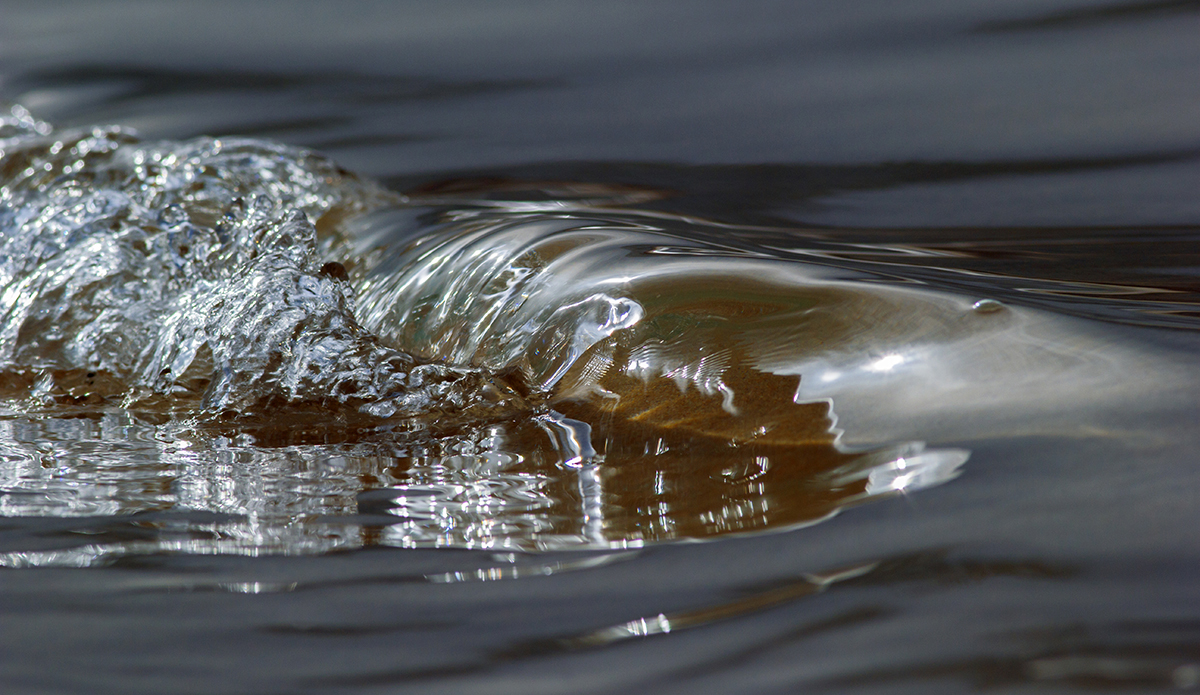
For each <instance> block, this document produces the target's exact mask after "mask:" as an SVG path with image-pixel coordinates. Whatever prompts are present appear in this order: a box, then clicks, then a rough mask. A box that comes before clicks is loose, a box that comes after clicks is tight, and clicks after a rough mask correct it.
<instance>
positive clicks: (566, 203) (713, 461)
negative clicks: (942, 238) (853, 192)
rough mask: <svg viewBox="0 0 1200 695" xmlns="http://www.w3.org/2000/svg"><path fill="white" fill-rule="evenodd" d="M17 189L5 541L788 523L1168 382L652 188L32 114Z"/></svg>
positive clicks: (12, 561)
mask: <svg viewBox="0 0 1200 695" xmlns="http://www.w3.org/2000/svg"><path fill="white" fill-rule="evenodd" d="M0 184H2V187H0V296H2V297H3V306H2V307H0V380H2V381H0V388H2V389H3V393H2V395H3V397H4V401H3V405H2V408H3V410H2V411H0V413H2V415H3V419H2V420H0V486H2V491H3V494H2V495H0V513H2V514H3V515H4V516H6V517H10V519H9V520H8V522H6V523H7V524H9V525H10V526H12V527H14V528H18V529H21V528H24V529H25V531H26V533H24V534H23V535H22V536H21V538H22V544H21V547H16V548H13V547H7V548H5V549H4V550H3V552H2V553H0V564H7V565H55V564H57V565H90V564H95V563H98V562H104V561H108V560H111V559H113V558H115V557H119V556H122V555H128V554H138V553H147V552H162V551H178V552H188V553H252V554H258V553H267V552H269V553H306V552H319V551H325V550H330V549H337V548H352V547H361V546H369V545H393V546H402V547H443V546H445V547H459V548H501V549H516V550H545V549H555V550H558V549H573V548H614V547H616V548H619V547H637V546H640V545H642V544H645V543H647V542H655V541H669V540H697V539H706V538H713V537H717V536H721V535H725V534H733V533H749V532H762V531H771V530H781V529H788V528H795V527H797V526H800V525H805V524H810V523H815V522H818V521H820V520H822V519H826V518H828V517H830V516H831V515H833V514H835V513H836V512H837V511H838V510H839V509H842V508H844V507H846V506H847V505H851V504H857V503H860V502H863V501H865V500H869V499H872V498H877V497H880V496H887V495H893V494H896V493H899V492H909V491H913V490H917V489H920V488H922V487H927V486H929V485H934V484H938V483H942V482H945V481H947V480H950V479H952V478H954V477H955V476H957V475H958V474H959V473H960V471H961V468H962V466H963V464H964V463H965V462H966V461H967V459H968V456H969V452H968V450H967V449H965V448H927V447H926V446H925V445H924V444H923V443H922V440H925V439H930V438H942V439H943V440H944V439H947V438H955V439H957V440H959V441H966V440H969V439H970V438H971V437H975V436H987V435H994V434H996V433H997V432H1005V433H1011V432H1014V431H1016V430H1014V429H1013V427H1014V426H1013V423H1014V422H1021V423H1027V422H1029V421H1030V416H1031V414H1032V415H1033V416H1035V417H1034V421H1036V422H1037V426H1038V427H1046V428H1054V427H1067V426H1066V425H1062V424H1061V423H1056V420H1055V419H1054V416H1053V414H1054V413H1055V412H1059V411H1061V409H1062V407H1063V404H1065V403H1068V402H1077V400H1078V397H1079V394H1081V393H1085V392H1086V393H1087V394H1088V398H1089V399H1090V403H1091V404H1092V405H1095V406H1096V407H1099V408H1101V409H1103V408H1104V407H1107V406H1106V404H1110V405H1111V404H1116V403H1120V402H1128V400H1129V399H1131V398H1133V399H1136V398H1138V397H1139V395H1144V394H1147V393H1151V392H1156V393H1160V394H1161V392H1162V388H1163V385H1164V384H1167V383H1174V384H1175V385H1176V386H1175V388H1176V389H1178V388H1179V386H1178V384H1179V383H1180V381H1179V375H1180V373H1181V372H1180V371H1179V370H1177V369H1176V370H1173V369H1171V368H1169V367H1167V366H1163V365H1165V364H1166V363H1165V362H1163V361H1161V360H1159V361H1155V360H1153V359H1151V358H1150V357H1148V356H1147V353H1146V351H1144V350H1143V351H1142V352H1140V353H1138V354H1137V355H1134V354H1132V353H1128V352H1126V351H1123V350H1122V348H1121V347H1120V346H1119V345H1117V344H1115V343H1114V342H1113V341H1112V340H1111V339H1108V338H1105V339H1099V338H1096V337H1094V336H1092V335H1091V334H1089V333H1088V332H1087V330H1086V329H1085V328H1083V327H1080V326H1079V325H1078V324H1077V323H1073V322H1072V320H1071V319H1066V318H1062V317H1056V316H1053V315H1050V314H1046V313H1042V312H1038V311H1034V310H1028V309H1021V308H1014V307H1010V306H1007V305H1005V304H1001V303H999V302H996V301H993V300H991V299H989V298H987V297H980V296H968V295H964V294H955V293H948V292H938V291H934V290H933V289H930V288H929V287H923V286H921V285H919V284H914V283H907V284H905V283H890V284H884V283H880V282H878V281H877V280H878V278H877V277H876V276H872V275H870V274H869V273H866V272H864V271H863V270H862V269H861V268H857V267H855V266H853V265H848V264H843V265H840V266H839V265H837V264H830V263H823V264H817V263H809V262H802V261H800V260H798V258H797V256H798V255H803V254H804V253H805V252H806V250H807V252H809V256H810V257H812V258H817V257H821V258H825V259H826V260H828V259H829V258H831V257H833V254H831V253H830V252H829V249H828V248H826V249H825V250H824V251H823V252H819V249H820V248H821V246H820V243H819V242H817V241H813V240H811V239H810V240H806V239H805V238H803V237H802V236H801V235H798V234H796V233H794V232H789V231H787V230H766V229H740V230H739V229H732V228H730V227H728V226H724V225H720V224H716V223H710V222H704V221H702V220H696V219H690V218H687V217H683V216H677V215H671V214H668V213H663V212H651V211H647V210H639V209H638V207H637V205H638V203H640V202H644V201H645V200H648V199H651V198H652V197H653V192H649V191H636V190H633V189H628V190H626V189H620V188H605V187H591V188H589V187H587V186H576V187H573V188H572V187H563V188H562V189H561V192H562V193H563V195H562V196H560V197H558V198H555V199H550V200H546V199H540V200H532V201H531V200H513V199H509V200H504V199H502V198H503V197H502V196H500V197H499V199H498V196H497V195H496V191H491V192H488V194H487V195H477V196H474V197H463V196H457V197H455V198H446V197H439V196H437V195H432V194H431V195H430V196H428V197H425V198H419V199H418V198H405V197H403V196H399V195H397V194H394V193H391V192H389V191H387V190H385V189H383V188H382V187H380V186H378V185H376V184H374V183H372V182H370V181H367V180H364V179H361V178H359V177H356V176H354V175H353V174H351V173H348V172H346V171H344V170H342V169H340V168H338V167H337V166H336V165H334V164H333V163H331V162H330V161H328V160H326V159H324V158H322V157H320V156H317V155H315V154H312V153H310V152H307V151H302V150H298V149H294V148H290V147H286V146H282V145H278V144H273V143H269V142H264V141H258V140H248V139H225V138H222V139H213V138H201V139H196V140H190V141H185V142H143V141H141V140H139V139H138V138H137V137H136V136H135V135H134V134H133V133H131V132H129V131H126V130H122V129H120V128H89V129H83V130H73V131H64V132H55V131H54V130H53V129H52V128H51V127H50V126H49V125H47V124H45V123H42V122H40V121H38V120H36V119H35V118H34V117H32V116H31V115H30V114H29V113H28V112H26V111H25V110H23V109H21V108H20V107H14V108H13V109H12V110H11V114H10V115H8V116H5V118H4V120H3V122H2V123H0ZM749 236H753V237H754V238H755V241H754V243H748V242H745V241H744V239H745V238H747V237H749ZM764 239H766V241H764ZM806 244H808V246H806ZM826 246H828V245H827V244H826ZM854 246H855V249H856V250H857V251H858V252H860V253H865V251H866V249H865V247H864V246H863V245H861V244H859V245H854ZM822 254H823V255H822ZM1133 367H1136V369H1134V368H1133ZM835 412H836V415H835ZM1039 414H1040V415H1039ZM964 423H966V424H964ZM989 428H994V429H989ZM950 433H953V434H950ZM72 519H77V520H78V523H76V522H74V521H72ZM49 520H53V522H52V523H50V521H49ZM48 523H49V524H50V526H53V527H54V528H49V526H47V524H48ZM26 527H27V528H26Z"/></svg>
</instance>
